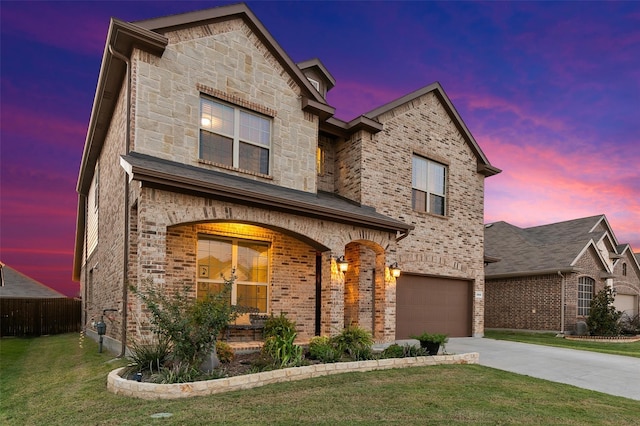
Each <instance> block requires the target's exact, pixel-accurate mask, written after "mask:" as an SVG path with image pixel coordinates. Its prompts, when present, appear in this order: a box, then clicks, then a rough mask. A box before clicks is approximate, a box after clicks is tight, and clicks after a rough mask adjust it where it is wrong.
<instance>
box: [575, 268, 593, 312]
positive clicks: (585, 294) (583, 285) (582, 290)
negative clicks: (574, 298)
mask: <svg viewBox="0 0 640 426" xmlns="http://www.w3.org/2000/svg"><path fill="white" fill-rule="evenodd" d="M595 283H596V282H595V280H594V279H593V278H589V277H580V278H579V279H578V315H582V316H585V317H586V316H588V315H589V311H590V309H591V299H593V287H594V286H595Z"/></svg>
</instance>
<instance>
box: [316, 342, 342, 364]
mask: <svg viewBox="0 0 640 426" xmlns="http://www.w3.org/2000/svg"><path fill="white" fill-rule="evenodd" d="M340 356H341V354H340V352H339V351H338V349H336V347H335V346H334V345H333V344H331V340H330V339H329V338H328V337H326V336H316V337H313V338H311V340H310V341H309V357H310V358H312V359H317V360H318V361H320V362H323V363H328V362H337V361H339V360H340Z"/></svg>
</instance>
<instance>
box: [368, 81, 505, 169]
mask: <svg viewBox="0 0 640 426" xmlns="http://www.w3.org/2000/svg"><path fill="white" fill-rule="evenodd" d="M427 93H433V94H435V95H436V97H437V98H438V100H439V101H440V103H441V104H442V106H443V107H444V109H445V110H446V111H447V114H449V117H450V118H451V121H452V122H453V123H454V125H455V126H456V128H457V129H458V131H459V132H460V133H461V134H462V137H464V139H465V141H466V142H467V144H468V145H469V147H470V148H471V151H473V153H474V154H475V156H476V159H477V162H478V172H479V173H482V174H483V175H485V176H493V175H496V174H498V173H500V172H501V171H502V170H500V169H498V168H497V167H493V166H492V165H491V163H490V162H489V159H488V158H487V156H486V155H485V154H484V152H483V151H482V149H481V148H480V145H478V142H476V140H475V138H474V137H473V135H472V134H471V132H470V131H469V129H468V128H467V125H466V124H465V123H464V121H462V117H460V114H458V111H457V110H456V108H455V107H454V106H453V103H452V102H451V100H450V99H449V97H448V96H447V94H446V93H445V91H444V89H443V88H442V86H441V85H440V83H438V82H435V83H433V84H430V85H428V86H425V87H423V88H421V89H418V90H416V91H414V92H411V93H409V94H407V95H405V96H402V97H400V98H398V99H396V100H394V101H391V102H389V103H387V104H385V105H382V106H380V107H378V108H376V109H374V110H372V111H369V112H368V113H366V114H364V117H366V118H369V119H372V120H377V118H378V117H379V116H381V115H382V114H384V113H386V112H389V111H391V110H393V109H395V108H398V107H399V106H402V105H404V104H406V103H408V102H411V101H413V100H414V99H417V98H419V97H421V96H424V95H426V94H427Z"/></svg>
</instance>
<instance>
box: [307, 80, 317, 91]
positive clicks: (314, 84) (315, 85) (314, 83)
mask: <svg viewBox="0 0 640 426" xmlns="http://www.w3.org/2000/svg"><path fill="white" fill-rule="evenodd" d="M307 80H309V82H310V83H311V85H312V86H313V87H315V88H316V90H317V91H318V92H319V91H320V83H319V82H318V80H314V79H313V78H311V77H307Z"/></svg>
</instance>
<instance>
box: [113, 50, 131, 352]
mask: <svg viewBox="0 0 640 426" xmlns="http://www.w3.org/2000/svg"><path fill="white" fill-rule="evenodd" d="M108 49H109V53H111V55H113V57H114V58H117V59H119V60H121V61H122V62H124V63H125V64H126V77H125V78H126V81H127V91H126V94H125V96H126V99H127V118H126V126H125V132H126V133H125V136H124V141H125V142H124V145H125V146H124V151H125V155H126V154H129V151H130V149H131V140H130V139H131V61H130V60H129V58H127V57H126V56H124V55H123V54H122V53H120V52H118V51H116V50H115V49H114V48H113V47H112V46H111V44H109V45H108ZM122 263H123V265H122V271H123V272H122V310H121V312H122V330H121V332H120V333H121V335H122V338H121V339H120V340H121V341H122V346H121V348H120V355H118V358H124V357H125V355H126V353H127V320H128V315H127V314H128V305H129V303H128V302H127V299H128V297H129V291H128V288H127V281H128V277H129V178H128V176H127V174H126V173H125V175H124V244H123V257H122Z"/></svg>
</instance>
